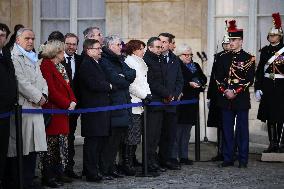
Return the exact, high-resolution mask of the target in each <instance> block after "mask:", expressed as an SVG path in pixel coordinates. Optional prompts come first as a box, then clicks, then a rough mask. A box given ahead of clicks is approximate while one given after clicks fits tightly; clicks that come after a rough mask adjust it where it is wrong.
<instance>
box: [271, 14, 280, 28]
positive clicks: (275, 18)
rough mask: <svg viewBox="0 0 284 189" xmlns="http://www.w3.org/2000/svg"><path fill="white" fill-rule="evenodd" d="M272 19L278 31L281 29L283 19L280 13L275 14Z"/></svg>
mask: <svg viewBox="0 0 284 189" xmlns="http://www.w3.org/2000/svg"><path fill="white" fill-rule="evenodd" d="M272 18H273V24H274V26H275V28H276V29H279V28H281V17H280V14H279V12H277V13H273V14H272Z"/></svg>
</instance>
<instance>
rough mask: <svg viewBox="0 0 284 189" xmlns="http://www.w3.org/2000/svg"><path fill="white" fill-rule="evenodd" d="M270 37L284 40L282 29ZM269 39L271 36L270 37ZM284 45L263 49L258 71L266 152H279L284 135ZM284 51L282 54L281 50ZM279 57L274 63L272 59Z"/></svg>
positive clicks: (260, 112)
mask: <svg viewBox="0 0 284 189" xmlns="http://www.w3.org/2000/svg"><path fill="white" fill-rule="evenodd" d="M268 35H280V36H282V40H283V31H282V29H281V27H280V29H279V30H278V29H277V28H276V27H275V28H271V30H270V32H269V33H268ZM268 38H269V36H268ZM282 48H284V44H283V41H281V40H280V42H279V44H277V45H274V46H273V45H271V44H270V45H268V46H265V47H263V48H262V49H261V54H260V61H259V64H258V67H257V71H256V81H255V91H258V92H259V91H261V92H262V94H263V95H262V96H261V100H260V104H259V109H258V114H257V118H258V119H259V120H261V121H263V122H266V121H267V127H268V137H269V141H270V145H269V147H268V149H267V150H265V151H264V152H267V153H269V152H277V151H278V145H279V143H280V138H281V133H283V130H282V129H283V123H284V98H283V94H284V52H283V51H284V49H282ZM281 49H282V53H281V52H280V53H279V50H281ZM274 55H277V57H276V59H275V60H274V61H272V59H271V57H273V56H274Z"/></svg>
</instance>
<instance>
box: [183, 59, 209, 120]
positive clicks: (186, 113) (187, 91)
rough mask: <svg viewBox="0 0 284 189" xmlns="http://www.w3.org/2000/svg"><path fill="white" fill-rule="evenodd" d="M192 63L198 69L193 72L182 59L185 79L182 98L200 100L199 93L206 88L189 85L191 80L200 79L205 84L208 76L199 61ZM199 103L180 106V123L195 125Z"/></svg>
mask: <svg viewBox="0 0 284 189" xmlns="http://www.w3.org/2000/svg"><path fill="white" fill-rule="evenodd" d="M190 64H194V65H195V67H196V71H195V72H194V73H192V72H191V71H190V70H189V69H188V68H187V67H186V65H185V64H184V63H183V62H182V61H180V65H181V70H182V75H183V79H184V85H183V90H182V93H183V96H182V98H181V100H191V99H194V98H196V99H198V100H199V93H200V92H202V91H203V90H204V88H202V87H200V88H193V87H191V86H190V85H189V82H192V81H194V80H195V79H198V80H199V81H200V82H201V83H202V84H203V85H205V84H206V82H207V78H206V76H205V75H204V73H203V71H202V69H201V67H200V66H199V64H198V63H196V62H192V63H190ZM198 106H199V103H195V104H183V105H179V106H178V123H180V124H191V125H195V124H196V121H197V114H198V113H199V112H198Z"/></svg>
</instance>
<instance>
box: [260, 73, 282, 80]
mask: <svg viewBox="0 0 284 189" xmlns="http://www.w3.org/2000/svg"><path fill="white" fill-rule="evenodd" d="M264 77H267V78H271V75H270V74H269V73H265V74H264ZM274 78H275V79H284V75H281V74H274Z"/></svg>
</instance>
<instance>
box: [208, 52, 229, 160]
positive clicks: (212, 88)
mask: <svg viewBox="0 0 284 189" xmlns="http://www.w3.org/2000/svg"><path fill="white" fill-rule="evenodd" d="M226 52H227V51H221V52H219V53H217V54H215V55H214V63H213V67H212V71H211V76H210V81H209V86H208V91H207V99H208V100H210V106H209V112H208V119H207V127H217V146H218V152H217V156H216V157H213V158H212V160H213V161H219V160H223V155H222V110H221V108H220V107H219V106H218V105H217V97H218V87H217V83H216V77H215V75H216V71H217V67H218V64H219V62H218V61H219V58H220V57H221V56H222V55H224V54H225V53H226Z"/></svg>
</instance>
